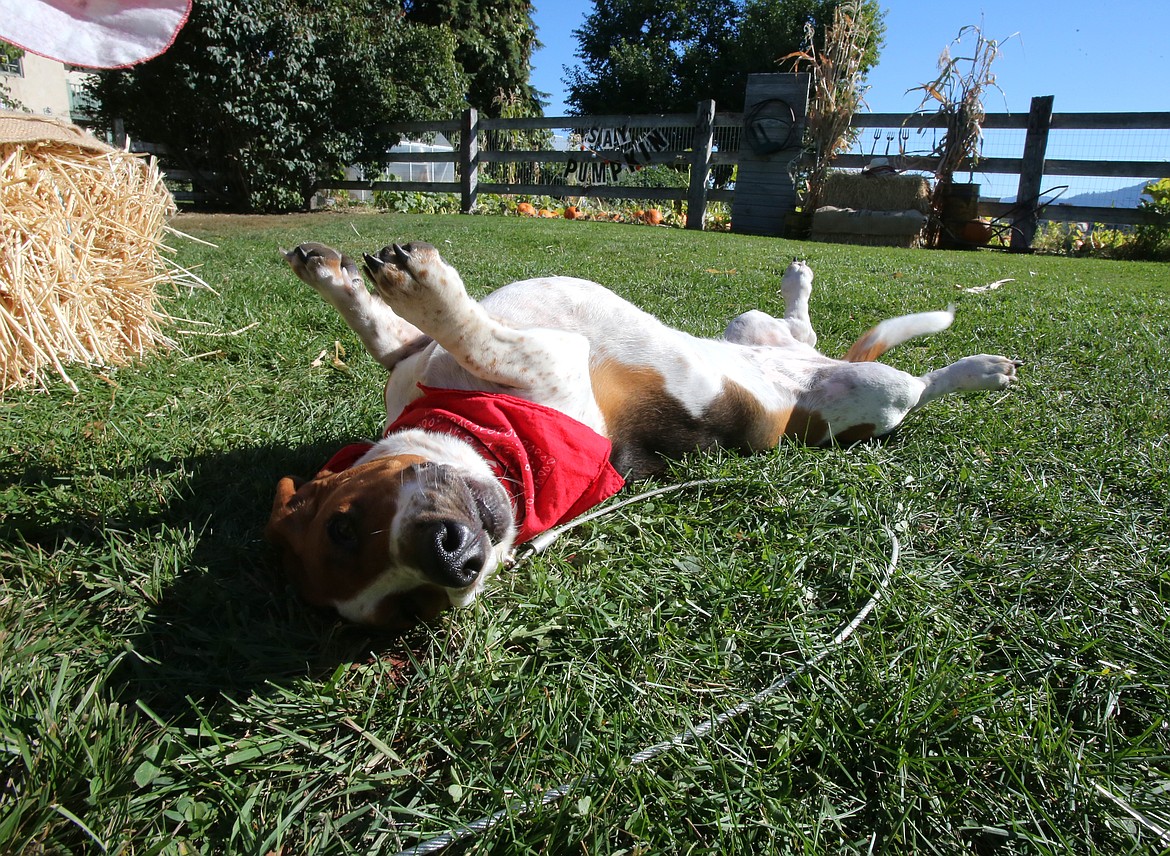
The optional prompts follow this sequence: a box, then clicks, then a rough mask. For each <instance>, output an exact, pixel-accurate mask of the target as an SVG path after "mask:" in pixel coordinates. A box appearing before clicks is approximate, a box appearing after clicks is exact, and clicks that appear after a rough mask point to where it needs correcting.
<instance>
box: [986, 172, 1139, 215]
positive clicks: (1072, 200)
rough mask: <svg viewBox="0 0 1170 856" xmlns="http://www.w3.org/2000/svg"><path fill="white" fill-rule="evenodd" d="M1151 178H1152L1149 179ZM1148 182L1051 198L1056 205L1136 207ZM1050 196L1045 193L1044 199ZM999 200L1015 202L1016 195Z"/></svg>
mask: <svg viewBox="0 0 1170 856" xmlns="http://www.w3.org/2000/svg"><path fill="white" fill-rule="evenodd" d="M1151 180H1152V179H1151ZM1147 183H1148V182H1146V181H1141V182H1139V183H1137V184H1134V185H1132V186H1130V187H1119V188H1117V189H1116V190H1101V191H1098V192H1096V193H1078V194H1077V195H1076V196H1061V197H1058V198H1057V199H1054V200H1052V201H1053V202H1055V203H1056V204H1057V205H1093V206H1100V207H1102V208H1137V207H1138V202H1139V201H1140V200H1141V198H1142V191H1143V190H1145V188H1146V184H1147ZM1048 198H1050V197H1049V196H1048V195H1045V199H1048ZM999 201H1000V202H1015V201H1016V197H1015V196H1014V195H1013V196H1006V197H1004V198H1003V199H1000V200H999Z"/></svg>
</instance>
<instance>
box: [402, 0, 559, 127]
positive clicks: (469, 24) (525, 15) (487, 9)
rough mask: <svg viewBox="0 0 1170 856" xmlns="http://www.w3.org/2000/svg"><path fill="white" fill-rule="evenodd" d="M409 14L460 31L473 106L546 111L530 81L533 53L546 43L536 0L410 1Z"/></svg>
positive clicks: (492, 112)
mask: <svg viewBox="0 0 1170 856" xmlns="http://www.w3.org/2000/svg"><path fill="white" fill-rule="evenodd" d="M554 2H555V0H554ZM405 14H406V20H407V21H411V22H414V23H417V24H424V25H427V26H432V27H434V26H445V27H448V28H449V29H450V30H451V31H452V32H453V33H454V34H455V40H456V48H455V59H456V61H458V63H459V64H460V65H461V66H462V67H463V69H464V71H465V72H466V73H467V76H468V87H467V103H468V104H469V105H470V106H472V107H474V108H476V109H477V110H479V111H481V112H482V113H485V114H486V115H489V116H499V115H500V114H501V110H502V109H503V108H504V105H513V106H514V105H516V104H520V105H522V107H523V111H524V115H528V116H539V115H541V113H540V102H539V98H538V93H537V92H536V91H535V90H534V89H533V88H532V86H531V84H530V83H529V82H528V73H529V69H530V68H531V66H532V52H533V51H534V50H536V48H538V47H539V46H540V43H539V42H538V41H537V38H536V27H535V26H534V25H533V23H532V2H531V0H405Z"/></svg>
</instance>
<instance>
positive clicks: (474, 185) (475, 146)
mask: <svg viewBox="0 0 1170 856" xmlns="http://www.w3.org/2000/svg"><path fill="white" fill-rule="evenodd" d="M459 182H460V185H461V188H460V189H461V190H462V195H463V200H462V207H463V213H464V214H470V213H471V212H472V211H474V210H475V200H476V197H477V196H478V195H479V111H478V110H476V109H475V108H474V107H469V108H467V110H466V111H465V112H464V113H463V127H462V129H461V130H460V135H459Z"/></svg>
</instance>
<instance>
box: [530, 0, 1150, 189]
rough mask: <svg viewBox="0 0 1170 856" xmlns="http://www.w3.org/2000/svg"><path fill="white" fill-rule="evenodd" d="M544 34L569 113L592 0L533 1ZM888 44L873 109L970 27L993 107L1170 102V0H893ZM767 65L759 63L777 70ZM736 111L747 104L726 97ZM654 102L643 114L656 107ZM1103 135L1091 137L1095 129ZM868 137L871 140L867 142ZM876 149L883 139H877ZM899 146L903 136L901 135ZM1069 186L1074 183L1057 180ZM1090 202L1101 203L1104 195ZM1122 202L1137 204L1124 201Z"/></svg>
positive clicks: (553, 86) (1008, 148) (917, 78)
mask: <svg viewBox="0 0 1170 856" xmlns="http://www.w3.org/2000/svg"><path fill="white" fill-rule="evenodd" d="M534 4H535V8H536V12H535V14H534V16H533V17H534V21H535V23H536V27H537V38H538V39H539V40H540V41H541V42H542V43H543V45H544V47H543V48H542V49H541V50H540V51H538V52H537V53H536V54H535V56H534V57H533V69H532V83H533V85H534V86H535V87H536V88H537V89H539V90H541V91H542V92H546V93H549V96H550V97H549V104H548V105H547V106H546V108H545V115H546V116H563V115H565V113H566V112H567V109H566V105H565V103H564V84H563V83H562V78H563V77H564V76H565V69H564V67H565V66H566V65H569V66H572V65H574V64H575V63H576V56H575V54H576V50H577V40H576V39H575V38H574V37H573V34H572V31H573V30H574V29H576V28H578V27H579V26H580V25H581V23H582V22H583V21H584V19H585V16H586V15H587V14H588V13H589V12H591V11H592V10H593V3H592V2H591V0H534ZM882 8H883V9H885V10H886V44H885V47H883V48H882V52H881V59H880V61H879V63H878V65H877V67H876V68H875V69H874V70H873V71H872V72H871V73H870V76H869V81H868V82H869V86H870V88H869V91H868V93H867V94H866V104H867V106H868V109H869V110H870V111H871V112H875V113H909V112H911V111H913V110H914V109H915V108H916V107H918V105H919V103H920V101H921V93H919V92H909V93H908V92H907V90H909V89H912V88H913V87H915V86H918V85H920V84H922V83H924V82H926V81H929V80H932V79H933V78H934V77H935V75H936V69H937V64H938V57H939V53H940V52H941V51H942V49H943V48H944V47H947V46H948V45H950V44H951V43H952V42H953V41H954V39H955V37H956V36H957V35H958V34H959V31H960V30H961V29H962V28H963V27H965V26H967V25H970V24H977V25H980V26H981V27H982V28H983V32H984V35H985V36H987V37H988V38H994V39H998V40H1000V41H1002V42H1003V46H1002V52H1001V55H1000V57H999V59H997V60H996V63H995V65H994V72H995V74H996V77H997V81H998V84H999V87H1000V89H1001V90H1002V94H1000V93H998V92H992V93H991V95H990V96H989V97H988V98H987V99H986V100H985V107H986V109H987V111H988V112H991V113H1001V112H1009V113H1026V112H1027V110H1028V106H1029V103H1030V102H1031V99H1032V97H1033V96H1036V95H1052V96H1054V101H1053V108H1054V110H1055V111H1056V112H1067V113H1084V112H1098V111H1100V112H1115V111H1122V112H1123V111H1140V112H1144V111H1170V68H1168V66H1167V61H1168V60H1170V48H1168V47H1167V45H1168V44H1170V38H1168V36H1167V34H1168V33H1170V3H1168V2H1166V0H1111V2H1108V0H1106V2H1103V0H1091V1H1090V0H1062V2H1040V0H983V2H982V3H970V4H968V3H962V4H960V3H953V2H949V0H942V2H940V0H889V2H883V3H882ZM781 70H783V69H781V68H779V67H777V68H775V69H761V71H781ZM720 108H721V109H724V110H728V111H731V112H735V111H738V110H741V109H743V105H742V104H728V105H720ZM655 111H656V108H655V106H654V105H652V104H648V105H646V112H647V113H652V112H655ZM1104 133H1107V132H1077V131H1066V132H1055V133H1054V135H1053V137H1052V138H1050V140H1049V157H1066V158H1090V159H1091V158H1098V157H1103V158H1105V159H1108V158H1111V157H1112V158H1118V159H1129V160H1170V132H1165V131H1145V132H1127V134H1126V136H1124V137H1118V136H1114V137H1104V136H1101V134H1104ZM1094 134H1096V135H1097V136H1096V137H1094V136H1093V135H1094ZM860 145H861V146H862V149H861V151H862V152H863V153H868V150H867V149H865V145H870V146H873V145H875V144H874V143H873V141H872V139H870V140H869V142H868V143H867V140H866V138H865V137H864V136H863V137H862V138H861V140H860ZM876 145H877V151H878V152H879V153H880V152H881V151H882V149H884V148H885V147H886V146H887V145H888V144H887V143H885V142H884V141H882V142H880V143H877V144H876ZM895 148H896V143H895ZM1022 148H1023V136H1022V132H1015V131H1001V132H994V131H993V132H988V135H987V137H986V138H985V140H984V148H983V152H984V155H986V156H989V157H994V156H998V157H1019V154H1020V151H1021V150H1022ZM974 178H975V180H976V181H981V182H982V183H983V184H984V190H983V193H984V196H985V197H987V198H996V197H1008V196H1010V195H1012V194H1014V193H1015V190H1016V186H1015V185H1016V181H1017V179H1016V177H1015V176H1007V175H988V174H977V175H976V176H975V177H974ZM1135 183H1136V184H1139V185H1140V184H1144V183H1145V179H1141V180H1139V179H1135V178H1131V179H1125V178H1117V179H1104V178H1083V177H1078V178H1070V179H1065V180H1055V179H1054V180H1052V181H1050V182H1048V184H1049V185H1051V188H1049V187H1048V186H1047V185H1046V187H1045V189H1046V190H1049V189H1051V191H1052V193H1054V194H1056V195H1060V194H1064V195H1065V196H1066V197H1071V196H1074V195H1076V194H1079V193H1097V192H1107V193H1112V192H1113V191H1114V190H1115V189H1117V188H1119V187H1125V186H1133V185H1135ZM1065 185H1067V189H1062V188H1064V186H1065ZM1095 204H1105V203H1102V202H1097V203H1095ZM1115 204H1129V205H1133V204H1135V201H1133V200H1131V201H1129V202H1128V203H1123V202H1120V201H1118V202H1117V203H1115Z"/></svg>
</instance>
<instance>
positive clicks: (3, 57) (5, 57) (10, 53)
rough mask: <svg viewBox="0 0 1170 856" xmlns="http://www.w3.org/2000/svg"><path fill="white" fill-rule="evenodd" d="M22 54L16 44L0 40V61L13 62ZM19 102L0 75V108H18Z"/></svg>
mask: <svg viewBox="0 0 1170 856" xmlns="http://www.w3.org/2000/svg"><path fill="white" fill-rule="evenodd" d="M22 56H24V51H23V50H22V49H21V48H18V47H17V46H16V45H11V44H9V43H8V42H5V41H0V62H2V63H10V62H15V61H16V60H18V59H20V58H21V57H22ZM19 109H20V104H19V103H17V101H16V100H15V99H14V98H13V97H12V92H11V90H9V88H8V87H7V86H6V85H5V84H4V78H3V77H0V110H19Z"/></svg>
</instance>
